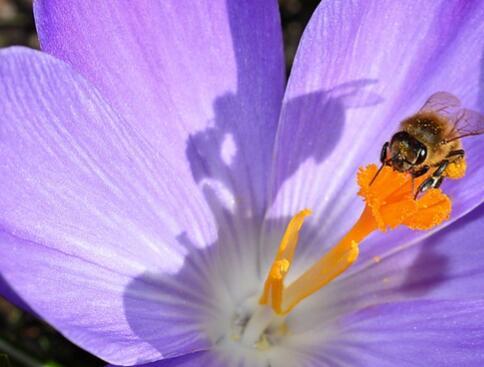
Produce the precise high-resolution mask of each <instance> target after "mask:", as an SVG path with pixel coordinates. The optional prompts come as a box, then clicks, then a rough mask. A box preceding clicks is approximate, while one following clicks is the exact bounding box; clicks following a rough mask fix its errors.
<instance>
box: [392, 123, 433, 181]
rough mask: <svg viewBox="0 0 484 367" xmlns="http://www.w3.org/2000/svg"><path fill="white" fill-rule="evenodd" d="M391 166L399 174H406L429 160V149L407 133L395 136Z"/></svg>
mask: <svg viewBox="0 0 484 367" xmlns="http://www.w3.org/2000/svg"><path fill="white" fill-rule="evenodd" d="M390 157H391V158H390V162H389V163H390V165H391V166H392V167H393V168H394V169H395V170H397V171H399V172H406V171H408V170H410V169H411V168H412V167H414V166H418V165H420V164H422V163H423V162H424V161H425V159H426V158H427V148H426V147H425V145H424V144H422V143H421V142H419V141H418V140H417V139H415V138H414V137H413V136H411V135H410V134H409V133H407V132H406V131H399V132H398V133H396V134H395V135H393V137H392V140H391V142H390Z"/></svg>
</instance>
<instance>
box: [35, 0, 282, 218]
mask: <svg viewBox="0 0 484 367" xmlns="http://www.w3.org/2000/svg"><path fill="white" fill-rule="evenodd" d="M35 17H36V24H37V29H38V32H39V37H40V43H41V46H42V49H43V50H45V51H47V52H49V53H51V54H53V55H55V56H56V57H58V58H60V59H62V60H64V61H66V62H68V63H69V64H71V65H73V66H74V67H75V68H76V69H77V70H79V71H80V72H81V73H82V74H83V75H85V76H86V77H87V78H88V79H89V80H90V81H92V82H93V83H94V84H95V85H96V86H97V87H98V88H99V89H100V90H101V92H102V94H103V95H104V96H105V97H106V98H107V100H108V101H109V102H110V103H111V104H112V105H113V106H114V107H115V108H116V109H117V110H118V111H120V112H121V113H122V114H123V116H124V117H125V118H126V119H127V120H128V121H129V123H130V124H131V125H132V126H134V127H136V129H137V130H138V131H139V133H140V134H141V135H142V136H143V137H144V138H145V139H146V140H147V141H149V142H150V143H151V144H152V145H153V147H154V149H155V150H156V151H157V152H159V153H160V154H161V155H162V156H163V157H166V158H167V159H171V158H172V157H173V159H176V160H177V161H180V157H186V162H180V165H179V167H178V168H179V170H180V171H181V172H187V173H189V174H191V175H192V176H193V179H194V180H195V181H197V182H202V181H204V182H208V183H209V184H210V185H211V187H212V188H213V187H214V186H215V185H213V184H212V182H213V181H215V182H216V183H218V185H221V186H222V187H225V188H226V190H228V191H229V192H230V195H229V196H228V198H226V199H225V200H224V205H225V206H228V207H229V206H230V203H231V202H235V201H236V202H237V204H238V205H240V206H242V207H244V209H247V210H251V211H255V212H257V213H259V214H260V212H261V210H262V209H263V208H264V204H265V202H266V190H267V176H268V172H269V166H270V162H271V153H272V147H273V140H274V135H275V128H276V124H277V118H278V116H279V111H280V105H281V101H282V93H283V85H284V73H283V54H282V37H281V27H280V21H279V14H278V7H277V2H276V1H275V0H271V1H265V2H263V3H261V2H260V1H257V0H250V1H244V2H240V1H238V0H230V1H225V0H217V1H202V2H200V1H198V2H196V3H194V2H193V1H190V0H183V1H179V0H175V1H151V0H144V1H128V2H119V1H116V0H107V1H102V2H101V3H100V4H94V3H92V2H89V1H84V0H75V1H69V2H65V1H62V0H39V1H37V2H36V5H35ZM254 147H256V149H254ZM219 191H220V192H223V190H219ZM221 198H223V195H222V194H220V195H219V198H218V199H219V200H223V199H221Z"/></svg>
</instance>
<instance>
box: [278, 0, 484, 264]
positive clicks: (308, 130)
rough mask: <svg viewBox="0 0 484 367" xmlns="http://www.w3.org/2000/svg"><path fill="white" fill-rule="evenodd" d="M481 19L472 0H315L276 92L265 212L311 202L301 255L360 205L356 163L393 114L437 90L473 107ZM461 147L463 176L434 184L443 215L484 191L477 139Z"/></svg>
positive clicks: (367, 156) (483, 29) (393, 125)
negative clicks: (450, 205) (442, 197)
mask: <svg viewBox="0 0 484 367" xmlns="http://www.w3.org/2000/svg"><path fill="white" fill-rule="evenodd" d="M422 14H425V16H422ZM483 17H484V3H482V2H468V1H443V0H441V1H420V2H401V1H396V2H388V3H385V4H382V3H381V2H380V1H377V0H371V1H352V2H350V3H347V2H344V1H324V2H322V3H321V5H320V6H319V8H318V9H317V11H316V12H315V14H314V15H313V17H312V19H311V21H310V23H309V25H308V27H307V29H306V31H305V33H304V36H303V39H302V41H301V45H300V47H299V49H298V52H297V56H296V60H295V63H294V67H293V70H292V73H291V77H290V80H289V83H288V87H287V91H286V94H285V97H284V102H283V109H282V112H281V120H280V124H279V131H278V135H277V141H276V148H275V152H276V153H275V166H274V169H275V172H274V176H273V182H272V196H271V200H272V201H273V204H272V210H271V213H270V214H269V216H270V217H276V218H277V217H287V216H291V215H293V214H294V213H296V212H298V211H299V210H301V209H302V208H310V209H313V211H314V213H315V216H314V220H315V222H316V223H319V225H315V226H314V227H313V228H312V229H310V228H309V226H308V227H307V229H306V230H303V233H302V235H301V243H302V244H303V243H305V242H307V243H308V245H307V246H306V248H309V249H310V251H308V252H307V258H308V259H310V258H311V257H313V256H315V252H317V253H321V247H323V249H324V247H325V246H326V247H327V246H330V245H333V244H334V243H336V242H337V240H338V239H339V238H341V237H342V235H343V234H344V232H346V231H347V230H348V229H349V228H350V227H351V225H352V224H353V223H354V221H355V220H356V218H357V217H358V216H359V214H360V213H361V209H362V203H361V202H360V200H359V199H358V198H357V197H356V192H357V187H356V183H355V177H356V172H357V168H358V167H359V166H363V165H365V164H367V163H369V162H372V163H375V162H378V161H379V154H380V150H381V146H382V145H383V143H384V142H385V141H386V140H388V139H389V138H390V137H391V135H392V133H394V132H395V131H396V130H397V129H398V122H399V121H401V120H402V119H403V118H405V117H407V116H409V115H412V114H413V113H415V112H416V111H417V110H418V109H419V108H420V107H421V106H422V105H423V103H424V102H425V101H426V99H427V98H428V97H429V96H430V95H431V94H433V93H434V92H437V91H440V90H443V91H448V92H450V93H453V94H455V95H456V96H458V97H459V98H460V99H461V100H462V103H463V105H464V106H465V107H467V108H471V109H479V108H480V109H481V111H482V105H479V102H478V101H479V99H478V98H482V93H483V90H484V89H483V88H484V86H483V85H482V82H479V77H480V74H481V73H482V53H483V50H484V22H482V19H483ZM464 145H465V149H466V152H467V159H468V163H469V170H468V174H467V175H466V177H464V178H463V179H462V180H457V181H455V182H453V183H452V184H451V183H450V182H445V183H444V185H443V189H444V191H445V192H448V193H449V194H450V196H451V197H452V198H453V200H454V210H453V217H452V218H453V219H456V218H458V217H459V216H461V215H463V214H465V213H466V212H468V211H469V210H471V209H472V208H474V207H475V206H477V205H479V203H480V202H482V200H483V197H484V186H483V185H482V184H481V183H482V180H483V178H484V165H482V160H483V159H484V157H483V154H484V153H483V152H484V150H483V149H482V142H481V141H480V139H479V138H476V139H473V138H469V139H468V140H466V141H465V142H464ZM448 181H450V180H448ZM308 224H310V223H308ZM281 226H282V225H281ZM423 235H424V234H422V233H420V232H419V233H418V234H416V232H412V236H410V237H402V238H401V239H399V237H397V236H395V237H392V240H394V241H393V242H395V241H396V242H397V243H402V241H404V240H405V241H407V240H408V239H409V238H412V239H416V238H417V237H418V236H423ZM386 238H387V237H386V236H385V237H382V241H384V240H385V239H386ZM301 250H302V251H304V247H302V248H301Z"/></svg>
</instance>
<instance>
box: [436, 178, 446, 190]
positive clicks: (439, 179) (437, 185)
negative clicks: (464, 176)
mask: <svg viewBox="0 0 484 367" xmlns="http://www.w3.org/2000/svg"><path fill="white" fill-rule="evenodd" d="M443 181H444V176H440V177H439V178H438V180H437V182H436V183H435V185H434V189H438V188H439V187H440V185H442V182H443Z"/></svg>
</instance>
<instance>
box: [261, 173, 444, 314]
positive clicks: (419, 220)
mask: <svg viewBox="0 0 484 367" xmlns="http://www.w3.org/2000/svg"><path fill="white" fill-rule="evenodd" d="M376 172H377V167H376V166H375V165H370V166H368V167H366V168H364V169H360V171H359V172H358V184H359V186H360V191H359V193H358V194H359V195H360V196H362V197H363V200H364V201H365V203H366V206H365V209H364V210H363V212H362V214H361V216H360V218H359V219H358V220H357V222H356V223H355V225H354V226H353V227H352V228H351V229H350V231H349V232H348V233H347V234H346V235H345V236H344V237H343V238H342V239H341V241H340V242H339V243H338V244H337V245H336V246H334V247H333V248H332V249H331V250H330V251H328V252H327V253H326V254H325V255H324V256H323V257H322V258H321V259H319V260H318V261H317V262H316V263H315V264H314V265H313V266H312V267H311V268H309V269H308V270H307V271H306V272H305V273H303V274H302V275H301V276H300V277H299V278H297V279H296V280H295V281H294V282H293V283H292V284H290V285H289V286H288V287H287V288H286V287H284V278H285V277H286V275H287V273H288V272H289V269H290V267H291V264H292V259H293V257H294V253H295V250H296V247H297V241H298V237H299V231H300V229H301V227H302V224H303V221H304V218H305V217H306V216H307V215H309V214H310V211H309V210H307V209H306V210H303V211H302V212H300V213H298V214H297V215H296V216H295V217H294V218H293V219H292V220H291V222H290V223H289V225H288V227H287V229H286V232H285V234H284V236H283V238H282V241H281V245H280V247H279V251H278V253H277V255H276V258H275V259H274V262H273V264H272V266H271V269H270V271H269V274H268V276H267V280H266V282H265V285H264V291H263V293H262V296H261V298H260V300H259V303H260V304H262V305H270V306H271V308H272V309H273V310H274V312H275V313H277V314H279V315H284V314H287V313H288V312H290V311H291V310H292V309H293V308H294V307H295V306H296V305H297V304H298V303H299V302H301V301H302V300H303V299H305V298H306V297H308V296H310V295H311V294H313V293H315V292H316V291H318V290H319V289H321V288H322V287H324V286H325V285H326V284H328V283H329V282H331V281H332V280H333V279H335V278H336V277H337V276H338V275H340V274H341V273H343V272H344V271H345V270H346V269H348V268H349V267H350V265H351V264H353V263H354V262H355V261H356V259H357V257H358V254H359V244H360V243H361V241H363V240H364V239H365V238H366V237H367V236H368V235H370V234H371V233H373V232H374V231H375V230H380V231H386V230H388V229H389V228H390V229H393V228H395V227H397V226H398V225H405V226H407V227H409V228H411V229H419V230H424V229H430V228H432V227H434V226H436V225H438V224H440V223H441V222H442V221H443V220H445V219H447V218H448V217H449V215H450V210H451V201H450V199H449V198H448V197H447V196H446V195H444V194H443V193H442V191H440V190H439V189H431V190H429V191H428V192H426V193H425V194H424V195H422V197H420V198H418V199H417V200H415V199H414V192H413V188H414V187H417V185H419V184H420V183H421V182H422V181H423V180H424V179H425V177H421V178H419V179H416V180H415V182H414V185H412V182H411V179H410V177H409V175H407V174H404V173H399V172H396V171H394V170H393V169H392V168H391V167H383V169H382V170H381V172H380V173H379V175H378V177H377V178H376V179H375V180H374V182H372V180H373V178H374V177H375V174H376Z"/></svg>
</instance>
